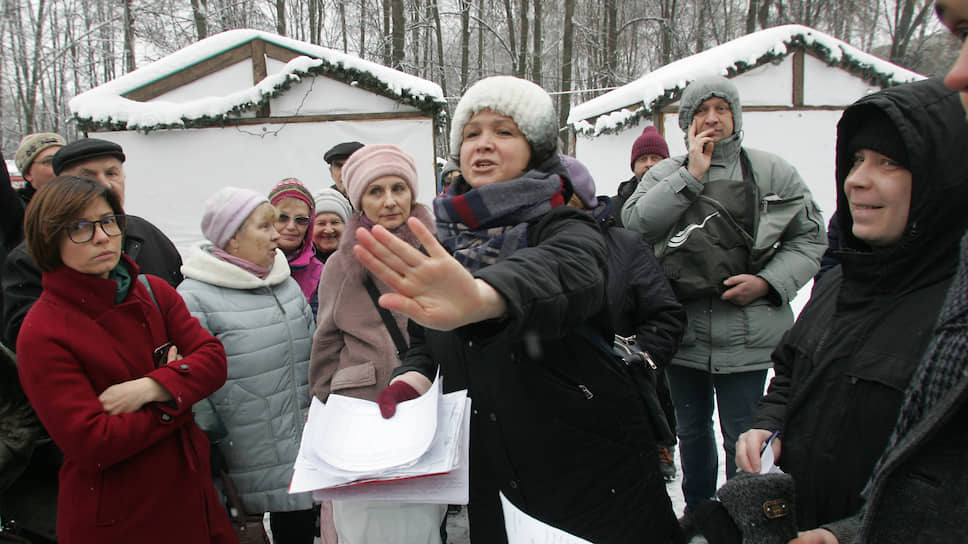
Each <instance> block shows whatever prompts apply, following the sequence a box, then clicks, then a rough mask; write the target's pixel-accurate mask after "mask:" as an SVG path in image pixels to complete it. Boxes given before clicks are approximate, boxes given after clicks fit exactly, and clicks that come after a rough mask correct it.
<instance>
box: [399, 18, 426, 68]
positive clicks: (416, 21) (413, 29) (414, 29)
mask: <svg viewBox="0 0 968 544" xmlns="http://www.w3.org/2000/svg"><path fill="white" fill-rule="evenodd" d="M420 1H421V0H412V4H411V9H410V15H411V17H410V20H411V21H413V24H412V25H410V33H411V34H410V41H411V42H412V43H411V44H410V47H411V50H412V51H411V53H410V56H411V58H413V65H414V73H415V74H417V75H419V76H420V77H427V74H426V73H425V72H421V68H418V65H419V64H421V62H420V46H421V42H422V40H421V39H420V29H421V28H422V27H423V24H421V16H420V8H421V4H420ZM404 35H406V33H404ZM424 66H426V64H424Z"/></svg>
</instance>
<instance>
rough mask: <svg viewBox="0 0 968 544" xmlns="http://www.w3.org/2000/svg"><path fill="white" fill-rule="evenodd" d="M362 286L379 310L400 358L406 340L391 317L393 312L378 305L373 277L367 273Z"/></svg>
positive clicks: (378, 297) (404, 349)
mask: <svg viewBox="0 0 968 544" xmlns="http://www.w3.org/2000/svg"><path fill="white" fill-rule="evenodd" d="M363 286H364V287H366V292H367V293H369V295H370V300H372V301H373V305H374V306H376V311H378V312H380V319H382V320H383V325H384V326H385V327H386V328H387V331H388V332H389V333H390V338H392V339H393V344H394V345H395V346H397V357H398V358H402V357H403V353H404V352H405V351H407V341H406V340H404V339H403V333H402V332H400V327H398V326H397V322H396V321H394V319H393V314H391V313H390V310H387V309H386V308H384V307H383V306H380V302H379V300H380V291H379V290H378V289H377V288H376V285H374V284H373V279H372V278H370V276H369V275H367V276H366V277H365V278H363Z"/></svg>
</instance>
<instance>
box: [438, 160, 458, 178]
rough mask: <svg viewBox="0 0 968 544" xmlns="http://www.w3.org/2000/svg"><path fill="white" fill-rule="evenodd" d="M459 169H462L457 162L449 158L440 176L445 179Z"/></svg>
mask: <svg viewBox="0 0 968 544" xmlns="http://www.w3.org/2000/svg"><path fill="white" fill-rule="evenodd" d="M458 170H460V166H457V163H456V162H454V160H453V159H451V160H448V161H447V162H446V163H444V167H443V168H441V169H440V177H441V179H443V178H445V177H447V175H448V174H450V173H451V172H456V171H458Z"/></svg>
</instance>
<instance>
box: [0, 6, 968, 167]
mask: <svg viewBox="0 0 968 544" xmlns="http://www.w3.org/2000/svg"><path fill="white" fill-rule="evenodd" d="M0 3H2V21H0V149H2V151H3V155H4V157H6V158H8V159H9V158H13V154H14V152H15V151H16V148H17V145H18V143H19V141H20V138H21V137H22V136H23V135H24V134H29V133H31V132H39V131H51V132H58V133H60V134H62V135H64V136H65V137H67V138H68V139H69V140H71V139H74V138H76V137H78V136H79V134H78V132H77V128H76V126H75V123H74V122H73V120H72V116H71V113H70V110H69V108H68V106H67V104H68V102H69V101H70V99H71V98H73V97H74V96H75V95H77V94H79V93H81V92H84V91H86V90H88V89H91V88H93V87H95V86H97V85H100V84H102V83H104V82H106V81H110V80H112V79H114V78H116V77H119V76H120V75H122V74H124V73H127V72H130V71H132V70H134V69H136V68H137V67H139V66H143V65H145V64H148V63H150V62H151V61H153V60H156V59H158V58H161V57H163V56H165V55H168V54H170V53H172V52H174V51H176V50H178V49H180V48H182V47H184V46H186V45H189V44H191V43H194V42H196V41H198V40H200V39H202V38H204V37H206V36H211V35H213V34H216V33H218V32H221V31H224V30H229V29H235V28H254V29H259V30H265V31H270V32H275V33H278V34H281V35H284V36H288V37H290V38H294V39H297V40H303V41H307V42H311V43H314V44H318V45H322V46H326V47H329V48H332V49H336V50H339V51H343V52H347V53H350V54H355V55H358V56H360V57H362V58H364V59H367V60H371V61H375V62H379V63H381V64H384V65H386V66H391V67H393V68H396V69H399V70H402V71H404V72H407V73H410V74H414V75H417V76H419V77H422V78H425V79H429V80H431V81H434V82H436V83H437V84H439V85H440V86H441V87H442V89H443V91H444V94H445V96H447V97H448V102H449V104H450V106H451V107H453V105H454V104H455V103H456V100H457V98H459V96H460V94H461V92H462V91H463V90H464V89H466V88H467V87H468V86H469V85H471V84H473V83H474V82H475V81H477V80H478V79H481V78H483V77H487V76H490V75H494V74H513V75H517V76H519V77H523V78H527V79H530V80H532V81H534V82H536V83H538V84H540V85H541V86H543V87H544V88H545V89H547V90H548V91H549V92H551V93H552V95H553V96H554V98H555V101H556V107H557V111H558V115H559V120H560V122H559V125H560V126H564V125H565V119H566V118H567V116H568V112H569V110H570V108H571V107H572V106H573V105H575V104H578V103H581V102H583V101H585V100H589V99H591V98H594V97H595V96H598V95H600V94H602V93H604V92H606V91H608V90H610V89H612V88H614V87H616V86H621V85H623V84H625V83H628V82H629V81H632V80H635V79H637V78H639V77H641V76H642V75H644V74H646V73H648V72H650V71H651V70H654V69H656V68H658V67H660V66H663V65H665V64H668V63H669V62H672V61H674V60H677V59H680V58H683V57H687V56H689V55H692V54H694V53H697V52H699V51H703V50H705V49H708V48H710V47H713V46H715V45H718V44H720V43H723V42H727V41H729V40H732V39H735V38H738V37H740V36H742V35H745V34H748V33H751V32H755V31H757V30H761V29H763V28H768V27H772V26H777V25H781V24H789V23H798V24H803V25H807V26H810V27H813V28H816V29H817V30H820V31H823V32H826V33H828V34H831V35H833V36H834V37H837V38H839V39H841V40H844V41H846V42H848V43H850V44H852V45H854V46H856V47H858V48H860V49H862V50H865V51H868V52H871V53H873V54H875V55H878V56H880V57H882V58H884V59H887V60H890V61H891V62H894V63H896V64H899V65H901V66H904V67H906V68H909V69H911V70H914V71H917V72H920V73H922V74H925V75H939V74H942V73H943V72H944V69H945V67H946V66H950V65H951V61H952V59H953V58H954V56H955V55H956V53H957V47H956V45H955V40H954V38H953V37H951V36H949V35H948V34H947V33H946V32H943V31H942V29H941V27H940V25H938V23H937V22H936V18H935V16H934V8H933V1H932V0H0ZM440 140H442V141H446V138H443V139H440ZM439 151H440V152H441V153H443V152H445V151H446V150H439Z"/></svg>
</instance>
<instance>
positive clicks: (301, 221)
mask: <svg viewBox="0 0 968 544" xmlns="http://www.w3.org/2000/svg"><path fill="white" fill-rule="evenodd" d="M290 221H295V222H296V224H297V225H299V226H300V227H308V226H309V222H310V221H312V219H310V218H309V217H307V216H305V215H297V216H296V217H291V216H289V215H286V214H284V213H280V214H279V219H276V223H282V224H283V225H288V224H289V222H290Z"/></svg>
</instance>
